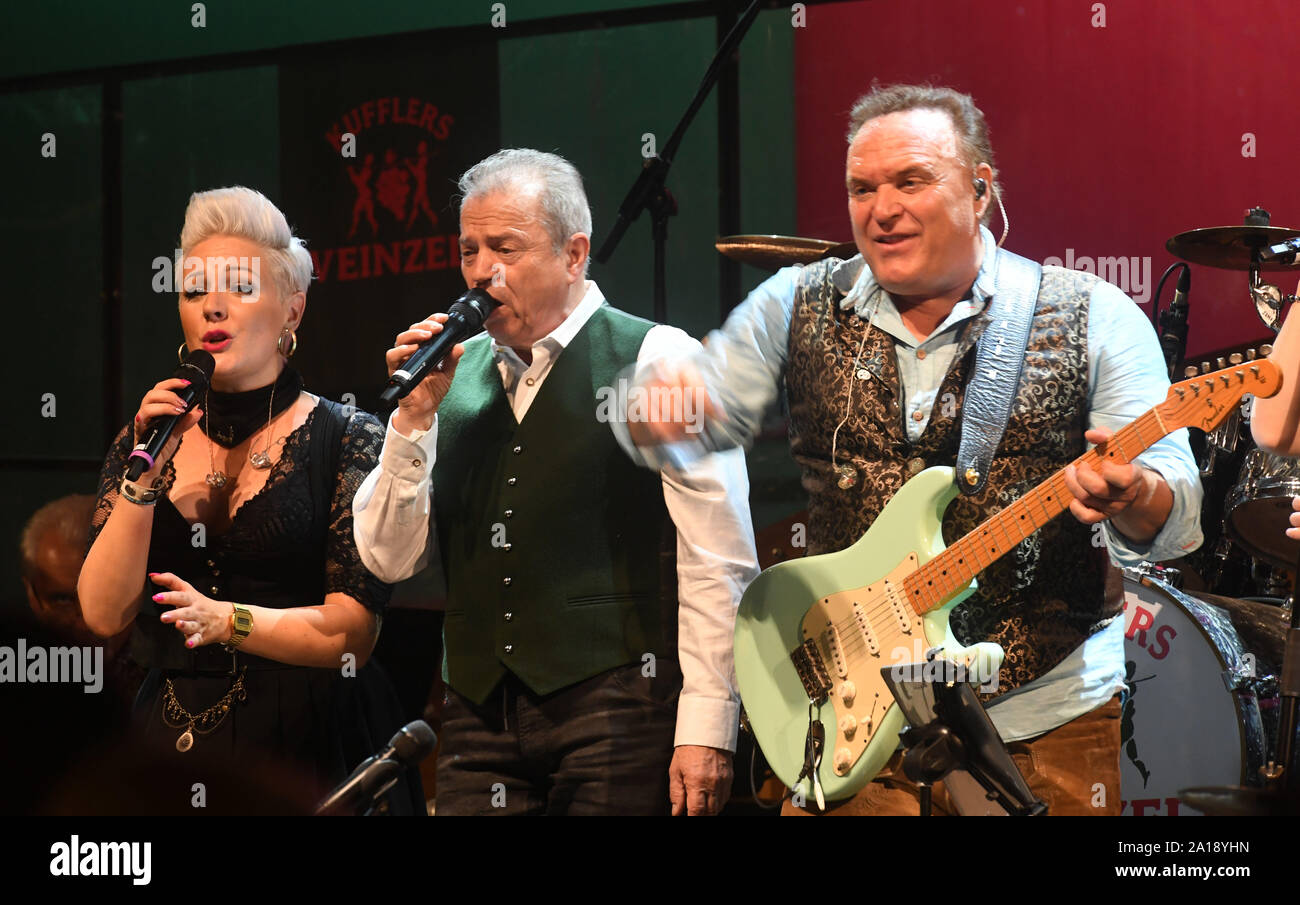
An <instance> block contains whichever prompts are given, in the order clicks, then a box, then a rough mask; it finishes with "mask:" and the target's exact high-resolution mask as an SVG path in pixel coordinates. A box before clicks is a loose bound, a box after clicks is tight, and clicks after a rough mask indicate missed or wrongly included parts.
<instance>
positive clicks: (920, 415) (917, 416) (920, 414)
mask: <svg viewBox="0 0 1300 905" xmlns="http://www.w3.org/2000/svg"><path fill="white" fill-rule="evenodd" d="M924 418H925V413H924V412H922V411H921V410H920V409H917V410H916V411H914V412H912V420H913V421H920V420H922V419H924Z"/></svg>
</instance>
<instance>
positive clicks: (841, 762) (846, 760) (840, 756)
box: [835, 748, 853, 776]
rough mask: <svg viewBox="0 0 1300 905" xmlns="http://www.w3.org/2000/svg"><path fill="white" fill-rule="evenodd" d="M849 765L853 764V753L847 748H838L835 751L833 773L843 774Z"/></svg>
mask: <svg viewBox="0 0 1300 905" xmlns="http://www.w3.org/2000/svg"><path fill="white" fill-rule="evenodd" d="M851 766H853V755H851V754H849V752H848V749H847V748H840V749H839V750H838V751H836V752H835V775H837V776H843V775H844V774H845V773H847V772H849V767H851Z"/></svg>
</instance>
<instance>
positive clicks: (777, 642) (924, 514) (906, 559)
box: [736, 353, 1282, 801]
mask: <svg viewBox="0 0 1300 905" xmlns="http://www.w3.org/2000/svg"><path fill="white" fill-rule="evenodd" d="M1251 354H1252V355H1253V353H1251ZM1235 357H1236V356H1234V358H1235ZM1281 383H1282V377H1281V374H1280V372H1279V371H1278V368H1277V367H1276V366H1275V365H1274V364H1273V363H1272V362H1271V361H1268V360H1267V359H1262V358H1261V359H1257V360H1256V359H1252V360H1247V361H1244V362H1242V363H1240V364H1235V365H1234V366H1232V367H1229V368H1225V369H1224V370H1221V371H1215V372H1214V373H1211V374H1202V375H1200V376H1198V377H1195V378H1193V379H1191V380H1185V381H1183V382H1182V383H1179V384H1177V385H1175V386H1174V387H1172V388H1171V389H1170V390H1169V395H1168V396H1167V397H1166V399H1165V401H1164V402H1162V403H1160V404H1159V405H1157V406H1156V407H1155V408H1153V409H1151V410H1149V411H1148V412H1146V413H1145V414H1144V415H1142V416H1141V417H1140V418H1138V419H1137V420H1136V421H1134V422H1133V423H1132V424H1129V425H1128V426H1126V427H1124V428H1123V429H1122V430H1120V431H1119V432H1118V433H1116V434H1115V435H1114V436H1113V437H1111V439H1110V440H1108V441H1106V443H1104V444H1102V445H1100V446H1097V447H1095V448H1093V449H1091V450H1089V451H1088V452H1086V453H1084V454H1083V455H1082V456H1080V457H1079V458H1077V459H1075V460H1074V463H1073V464H1076V465H1078V464H1087V465H1088V466H1089V467H1091V468H1094V469H1096V468H1099V467H1100V465H1101V463H1102V461H1103V460H1110V461H1114V462H1118V463H1127V462H1130V461H1131V460H1132V459H1134V458H1135V457H1136V456H1137V455H1138V454H1139V453H1141V452H1142V451H1143V450H1145V449H1146V448H1147V447H1149V446H1151V445H1152V444H1153V443H1155V442H1156V441H1157V440H1159V439H1160V438H1161V437H1164V436H1166V435H1167V434H1170V433H1172V432H1173V431H1175V430H1178V429H1179V428H1183V427H1197V428H1200V429H1201V430H1205V431H1208V430H1211V429H1212V428H1213V427H1214V426H1215V425H1216V424H1218V423H1219V421H1221V420H1222V419H1223V418H1225V417H1226V416H1227V415H1228V414H1229V413H1230V412H1231V411H1232V409H1233V407H1234V406H1235V405H1237V404H1238V403H1239V402H1240V400H1241V398H1242V396H1243V395H1245V394H1247V393H1252V394H1254V395H1255V396H1257V397H1267V396H1272V395H1273V394H1274V393H1276V392H1277V391H1278V389H1279V388H1280V387H1281ZM957 492H958V491H957V488H956V486H955V485H954V483H953V469H951V468H944V467H938V468H927V469H926V470H925V471H923V472H921V473H920V474H918V475H917V476H916V477H914V478H912V479H911V480H910V481H908V482H907V483H906V484H905V485H903V487H902V488H901V489H900V490H899V491H898V493H897V494H895V495H894V498H893V499H891V500H890V501H889V504H888V505H886V506H885V508H884V510H883V511H882V512H881V513H880V516H879V517H878V518H877V519H876V520H875V522H874V523H873V524H872V526H871V528H870V530H868V531H867V533H866V534H864V535H863V536H862V537H861V538H860V539H859V540H858V542H857V543H855V544H854V545H853V546H851V547H849V548H848V549H846V550H841V551H839V552H838V553H827V554H825V555H821V556H809V557H805V558H803V559H798V560H791V561H789V562H784V563H780V564H778V565H776V566H773V567H771V568H770V569H767V570H766V571H764V572H763V573H762V574H761V575H759V576H758V578H756V579H755V580H754V581H753V583H752V584H750V586H749V588H748V589H747V590H746V591H745V594H744V597H743V598H742V600H741V602H740V609H739V611H738V612H737V615H736V677H737V679H738V681H739V684H740V695H741V699H742V701H743V702H744V706H745V712H746V714H747V716H748V719H749V724H750V728H751V729H752V730H753V733H754V736H755V738H756V739H757V741H758V744H759V746H760V747H761V748H762V750H763V754H764V755H765V756H766V758H767V761H768V763H769V764H770V765H771V767H772V770H773V771H774V772H775V773H776V775H777V777H778V778H779V779H780V780H781V781H782V782H783V783H785V784H786V785H787V786H789V787H791V788H795V787H796V783H798V789H797V790H798V791H799V792H801V793H802V794H803V795H804V797H805V800H807V801H813V800H815V798H816V797H817V796H816V790H815V789H814V787H813V785H812V784H811V783H810V781H809V778H804V779H802V780H801V779H800V778H799V774H800V772H801V771H802V770H803V766H804V747H805V739H806V737H807V735H808V729H809V705H810V703H811V704H812V705H813V706H812V714H813V718H814V719H820V721H821V723H822V726H823V730H824V738H825V742H824V747H823V751H822V757H821V765H820V768H819V770H818V771H817V774H818V779H819V781H820V785H821V789H822V792H823V797H824V798H826V799H832V800H833V799H837V798H847V797H849V796H850V795H852V794H853V793H854V792H856V791H857V790H858V789H860V788H862V787H863V786H864V785H866V784H867V783H868V782H870V781H871V779H872V778H873V777H874V776H875V775H876V774H877V773H878V772H880V769H881V767H883V766H884V764H885V761H886V760H888V759H889V757H890V755H891V754H892V753H893V752H894V750H895V749H896V748H897V747H898V733H899V731H900V729H901V727H902V723H903V718H902V714H901V712H900V711H899V709H898V707H897V706H896V705H895V704H894V699H893V695H892V694H891V693H890V691H889V689H888V687H887V686H886V685H885V682H884V679H883V678H882V677H881V673H880V671H881V668H882V667H889V666H894V665H898V664H901V663H911V662H919V661H923V660H924V653H925V651H927V650H929V649H932V648H940V649H941V655H942V656H945V657H947V658H949V659H951V660H953V661H956V662H959V663H962V664H964V665H965V666H966V667H967V669H968V671H969V673H968V674H969V675H978V676H981V677H989V676H992V675H995V673H996V670H997V668H998V667H999V666H1000V665H1001V663H1002V648H1001V647H999V646H998V645H996V644H989V643H983V644H975V645H973V646H971V647H963V646H962V645H961V644H960V643H959V642H958V641H957V639H956V638H955V637H954V636H953V634H952V631H951V629H950V628H949V626H948V613H949V612H950V611H951V610H952V608H953V607H955V606H956V605H957V604H958V603H960V602H961V601H962V600H964V599H966V598H967V597H968V596H970V594H971V593H972V592H974V590H975V587H976V584H975V580H974V579H975V576H976V575H977V574H979V572H981V571H982V570H983V569H984V568H986V567H987V566H988V565H990V564H991V563H993V562H994V561H995V560H997V559H999V558H1000V557H1001V556H1002V555H1003V554H1005V553H1006V552H1008V551H1009V550H1011V549H1012V548H1013V547H1015V546H1016V544H1018V543H1020V541H1021V540H1023V539H1025V538H1027V537H1029V536H1030V535H1031V534H1033V533H1034V532H1035V531H1037V530H1038V529H1039V528H1040V527H1042V526H1043V525H1045V524H1047V523H1048V522H1049V521H1051V520H1052V519H1054V518H1056V517H1057V516H1058V515H1060V514H1061V513H1063V512H1065V510H1066V509H1067V508H1068V507H1069V504H1070V503H1071V502H1072V501H1073V499H1074V498H1073V497H1072V496H1071V495H1070V492H1069V491H1068V490H1067V489H1066V487H1065V478H1064V469H1062V470H1061V471H1058V472H1056V474H1054V475H1052V477H1050V478H1048V479H1047V480H1046V481H1045V482H1043V483H1042V484H1040V485H1039V486H1038V487H1036V488H1034V489H1033V490H1031V491H1030V492H1028V493H1026V494H1025V495H1024V496H1022V497H1021V498H1020V499H1019V500H1017V501H1016V502H1015V503H1013V504H1012V505H1010V506H1008V507H1007V508H1005V509H1003V510H1002V511H1001V512H999V513H997V514H996V515H994V516H993V517H991V518H989V519H988V520H987V521H985V522H983V523H982V524H981V525H979V526H978V527H977V528H975V529H974V530H973V531H971V532H970V533H969V534H967V535H966V536H965V537H963V538H961V539H960V540H958V541H957V542H956V543H954V544H953V545H952V546H951V547H948V548H946V549H945V548H944V544H943V536H942V533H941V522H942V520H943V514H944V510H946V509H947V508H948V504H949V503H950V502H951V501H952V500H953V498H954V497H956V496H957Z"/></svg>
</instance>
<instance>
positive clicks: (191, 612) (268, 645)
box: [150, 572, 380, 669]
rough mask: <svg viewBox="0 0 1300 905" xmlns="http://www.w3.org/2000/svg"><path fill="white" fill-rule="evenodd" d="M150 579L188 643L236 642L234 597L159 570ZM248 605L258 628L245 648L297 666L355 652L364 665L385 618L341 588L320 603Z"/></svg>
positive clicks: (166, 618) (335, 663) (165, 618)
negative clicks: (209, 592) (208, 593)
mask: <svg viewBox="0 0 1300 905" xmlns="http://www.w3.org/2000/svg"><path fill="white" fill-rule="evenodd" d="M150 580H151V581H152V582H153V583H154V584H156V585H159V586H160V587H162V588H163V590H162V591H160V592H159V593H157V594H155V595H154V597H153V600H154V602H155V603H158V604H160V605H163V606H170V607H174V609H170V610H167V611H166V612H164V613H163V614H162V615H161V616H160V617H159V619H160V620H161V621H162V622H165V623H167V624H169V625H172V626H174V627H175V628H176V630H177V631H179V632H180V633H181V634H182V635H183V636H184V637H185V646H186V647H188V648H195V647H200V646H202V645H204V644H224V643H226V642H227V641H229V640H230V636H231V625H230V617H231V615H232V614H233V613H234V605H233V602H232V601H228V600H213V599H212V598H210V597H205V596H204V595H203V594H200V593H199V592H198V591H197V590H196V589H195V588H194V586H193V585H191V584H190V583H189V582H187V581H184V580H183V579H181V578H180V577H179V576H177V575H174V574H172V573H171V572H160V573H155V574H153V575H151V576H150ZM247 609H248V611H249V613H250V614H251V615H252V617H253V631H252V633H251V634H249V636H248V637H247V638H246V639H245V640H244V642H243V643H242V644H241V645H240V646H239V649H240V650H241V651H245V652H247V653H250V654H255V655H256V656H259V657H266V658H267V659H268V660H276V661H278V662H280V663H288V664H289V665H291V666H316V667H321V668H325V669H330V668H337V667H339V666H341V665H342V663H343V657H344V655H346V654H351V655H353V657H355V659H356V662H355V664H354V665H355V666H356V667H357V668H360V667H362V666H364V665H365V663H366V660H367V659H369V657H370V653H371V651H373V650H374V647H375V641H376V640H377V639H378V638H379V623H380V619H379V616H378V615H377V614H376V613H373V612H371V611H370V610H368V609H366V608H365V607H364V606H363V605H362V604H361V603H360V602H359V601H357V600H355V599H354V598H352V597H349V596H348V595H347V594H342V593H338V592H335V593H330V594H326V595H325V600H324V602H323V603H321V604H320V605H318V606H298V607H290V608H288V609H277V608H272V607H261V606H248V607H247Z"/></svg>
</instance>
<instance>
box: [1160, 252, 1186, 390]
mask: <svg viewBox="0 0 1300 905" xmlns="http://www.w3.org/2000/svg"><path fill="white" fill-rule="evenodd" d="M1191 288H1192V270H1191V268H1190V267H1187V266H1186V265H1183V272H1182V273H1180V274H1179V275H1178V283H1177V285H1176V286H1175V287H1174V298H1173V301H1171V302H1170V303H1169V307H1168V308H1166V309H1165V311H1164V313H1163V314H1161V315H1160V349H1161V351H1163V352H1164V355H1165V365H1166V367H1167V368H1168V370H1169V379H1170V380H1173V379H1174V376H1175V374H1176V373H1177V370H1178V365H1179V363H1180V362H1181V361H1182V358H1183V353H1184V352H1185V351H1186V349H1187V312H1188V310H1189V309H1188V306H1187V294H1188V293H1189V292H1190V291H1191Z"/></svg>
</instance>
